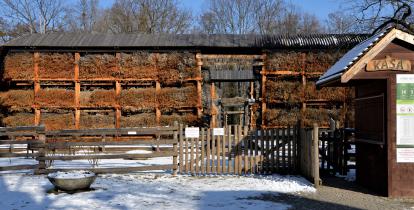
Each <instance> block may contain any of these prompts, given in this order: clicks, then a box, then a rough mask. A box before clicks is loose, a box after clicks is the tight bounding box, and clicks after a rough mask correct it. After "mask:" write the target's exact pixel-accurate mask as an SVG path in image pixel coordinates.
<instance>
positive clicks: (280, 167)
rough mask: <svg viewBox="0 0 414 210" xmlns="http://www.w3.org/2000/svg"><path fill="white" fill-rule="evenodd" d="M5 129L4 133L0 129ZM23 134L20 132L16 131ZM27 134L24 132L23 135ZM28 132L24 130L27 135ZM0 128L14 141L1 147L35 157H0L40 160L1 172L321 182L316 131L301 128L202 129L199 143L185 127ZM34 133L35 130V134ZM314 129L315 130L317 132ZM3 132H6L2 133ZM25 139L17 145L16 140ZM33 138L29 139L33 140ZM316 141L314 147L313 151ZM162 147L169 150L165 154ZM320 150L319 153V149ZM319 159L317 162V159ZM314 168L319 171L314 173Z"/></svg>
mask: <svg viewBox="0 0 414 210" xmlns="http://www.w3.org/2000/svg"><path fill="white" fill-rule="evenodd" d="M2 129H3V130H2ZM16 129H17V130H19V131H20V133H18V134H17V133H16V132H15V131H14V130H16ZM22 129H23V130H24V131H25V132H22V131H23V130H22ZM25 129H26V130H25ZM30 129H32V130H29V128H28V127H26V128H14V130H13V129H12V128H0V135H2V136H8V137H10V138H12V140H0V144H14V143H16V144H22V143H25V144H27V145H29V146H28V147H29V148H32V149H34V150H35V152H34V153H31V154H29V153H26V154H21V153H19V154H13V153H12V152H10V151H8V152H7V153H0V157H22V156H24V155H27V157H33V158H36V160H37V161H38V164H37V165H32V166H30V167H29V166H20V167H17V166H13V167H6V168H0V171H1V170H19V169H29V168H30V169H35V172H36V173H39V174H44V173H49V172H53V171H66V170H77V169H87V170H91V171H94V172H96V173H127V172H133V171H151V170H171V171H172V173H173V174H176V173H177V172H179V173H180V174H191V175H207V174H214V175H223V174H233V175H247V174H272V173H280V174H302V175H304V176H305V177H307V178H309V179H310V180H311V181H314V180H319V174H317V173H316V171H318V169H319V164H316V163H315V159H316V161H317V157H318V149H317V141H318V138H317V135H316V138H315V135H313V133H315V132H316V133H317V132H318V131H317V127H316V128H314V129H300V128H299V127H297V126H292V127H287V128H272V129H258V130H250V131H249V130H248V128H247V127H242V126H240V125H233V126H228V127H225V128H223V130H221V131H219V130H218V129H206V128H201V129H199V130H198V131H199V134H198V135H197V136H198V138H187V137H186V129H187V128H184V126H183V125H178V124H175V125H174V126H171V127H157V128H123V129H93V130H61V131H49V132H45V131H44V127H31V128H30ZM33 129H34V130H33ZM315 130H316V131H315ZM3 131H4V132H3ZM18 135H19V136H21V137H19V138H20V139H19V140H13V138H14V137H13V136H18ZM29 138H30V139H29ZM315 141H316V146H315ZM111 145H115V146H137V145H152V146H153V147H154V148H155V149H154V150H155V151H153V152H152V153H149V154H129V153H125V151H120V153H115V152H114V150H111V151H109V152H106V151H107V149H108V148H107V147H108V146H111ZM159 145H167V146H169V149H167V150H165V149H164V150H161V149H159ZM315 148H316V149H315ZM76 150H91V151H93V152H92V153H90V154H89V153H88V154H79V153H77V152H76ZM315 156H316V158H314V157H315ZM153 157H172V158H171V159H172V160H171V164H163V165H145V166H136V167H125V166H118V167H116V166H115V167H111V168H107V167H106V168H105V167H98V166H93V165H92V166H91V167H90V168H80V167H77V165H76V164H75V165H74V167H73V168H66V167H65V168H57V167H53V168H51V167H50V163H51V162H53V161H71V160H92V161H94V160H102V159H135V158H153ZM315 168H316V169H315Z"/></svg>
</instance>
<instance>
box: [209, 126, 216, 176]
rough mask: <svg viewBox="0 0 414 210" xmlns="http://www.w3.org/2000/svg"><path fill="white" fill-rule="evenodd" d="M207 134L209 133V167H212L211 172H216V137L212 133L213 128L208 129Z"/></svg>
mask: <svg viewBox="0 0 414 210" xmlns="http://www.w3.org/2000/svg"><path fill="white" fill-rule="evenodd" d="M209 135H211V162H212V165H211V169H212V171H211V172H212V173H213V174H216V173H217V168H216V162H215V161H216V159H217V158H216V137H215V136H214V135H213V129H211V130H210V133H209Z"/></svg>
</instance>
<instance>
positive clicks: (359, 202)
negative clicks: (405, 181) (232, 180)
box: [256, 177, 414, 210]
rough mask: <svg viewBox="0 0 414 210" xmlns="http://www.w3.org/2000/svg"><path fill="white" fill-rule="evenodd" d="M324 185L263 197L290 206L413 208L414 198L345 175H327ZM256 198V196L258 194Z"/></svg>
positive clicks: (338, 209) (335, 208) (298, 207)
mask: <svg viewBox="0 0 414 210" xmlns="http://www.w3.org/2000/svg"><path fill="white" fill-rule="evenodd" d="M323 180H324V183H325V184H324V185H323V186H321V187H320V188H318V191H317V192H316V193H309V194H279V195H274V194H264V195H263V196H262V197H261V198H259V199H263V200H272V201H275V202H281V203H287V204H289V205H291V206H292V208H291V209H318V210H320V209H334V210H343V209H344V210H350V209H353V210H354V209H380V210H386V209H409V210H414V199H390V198H386V197H383V196H379V195H376V194H374V193H373V192H371V191H369V190H367V189H364V188H362V187H360V186H358V185H356V184H355V183H354V182H347V181H345V180H343V179H342V178H336V177H327V178H324V179H323ZM256 199H257V198H256Z"/></svg>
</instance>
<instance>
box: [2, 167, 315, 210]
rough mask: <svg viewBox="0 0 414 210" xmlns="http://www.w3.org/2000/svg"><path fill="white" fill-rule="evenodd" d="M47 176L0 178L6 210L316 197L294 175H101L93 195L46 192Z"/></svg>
mask: <svg viewBox="0 0 414 210" xmlns="http://www.w3.org/2000/svg"><path fill="white" fill-rule="evenodd" d="M52 188H53V187H52V184H50V183H49V181H48V180H47V178H46V177H45V176H34V175H24V174H23V175H22V174H6V175H0V194H1V197H2V199H0V206H1V208H2V209H31V210H37V209H100V210H106V209H157V210H158V209H226V210H232V209H255V210H256V209H287V208H289V206H288V205H286V204H283V203H275V202H271V201H263V200H257V199H255V198H254V197H257V196H260V195H261V194H263V193H299V192H314V191H315V189H314V188H313V187H312V186H311V184H310V183H309V182H307V181H306V180H304V179H303V178H300V177H295V176H277V175H273V176H248V177H236V176H211V177H190V176H177V177H173V176H171V175H168V174H161V175H160V174H142V173H141V174H125V175H100V176H99V177H98V178H97V180H96V181H95V183H94V184H93V185H92V188H94V189H95V190H94V191H89V192H80V193H75V194H67V193H60V194H53V193H47V191H48V190H50V189H52Z"/></svg>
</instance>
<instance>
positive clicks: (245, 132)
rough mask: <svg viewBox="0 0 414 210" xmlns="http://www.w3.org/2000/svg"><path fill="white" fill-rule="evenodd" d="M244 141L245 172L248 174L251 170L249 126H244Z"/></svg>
mask: <svg viewBox="0 0 414 210" xmlns="http://www.w3.org/2000/svg"><path fill="white" fill-rule="evenodd" d="M243 130H244V138H243V139H244V141H243V145H244V148H243V149H244V161H243V168H244V174H245V175H247V173H248V171H249V161H248V160H249V154H248V152H249V134H248V127H247V126H244V129H243Z"/></svg>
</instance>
